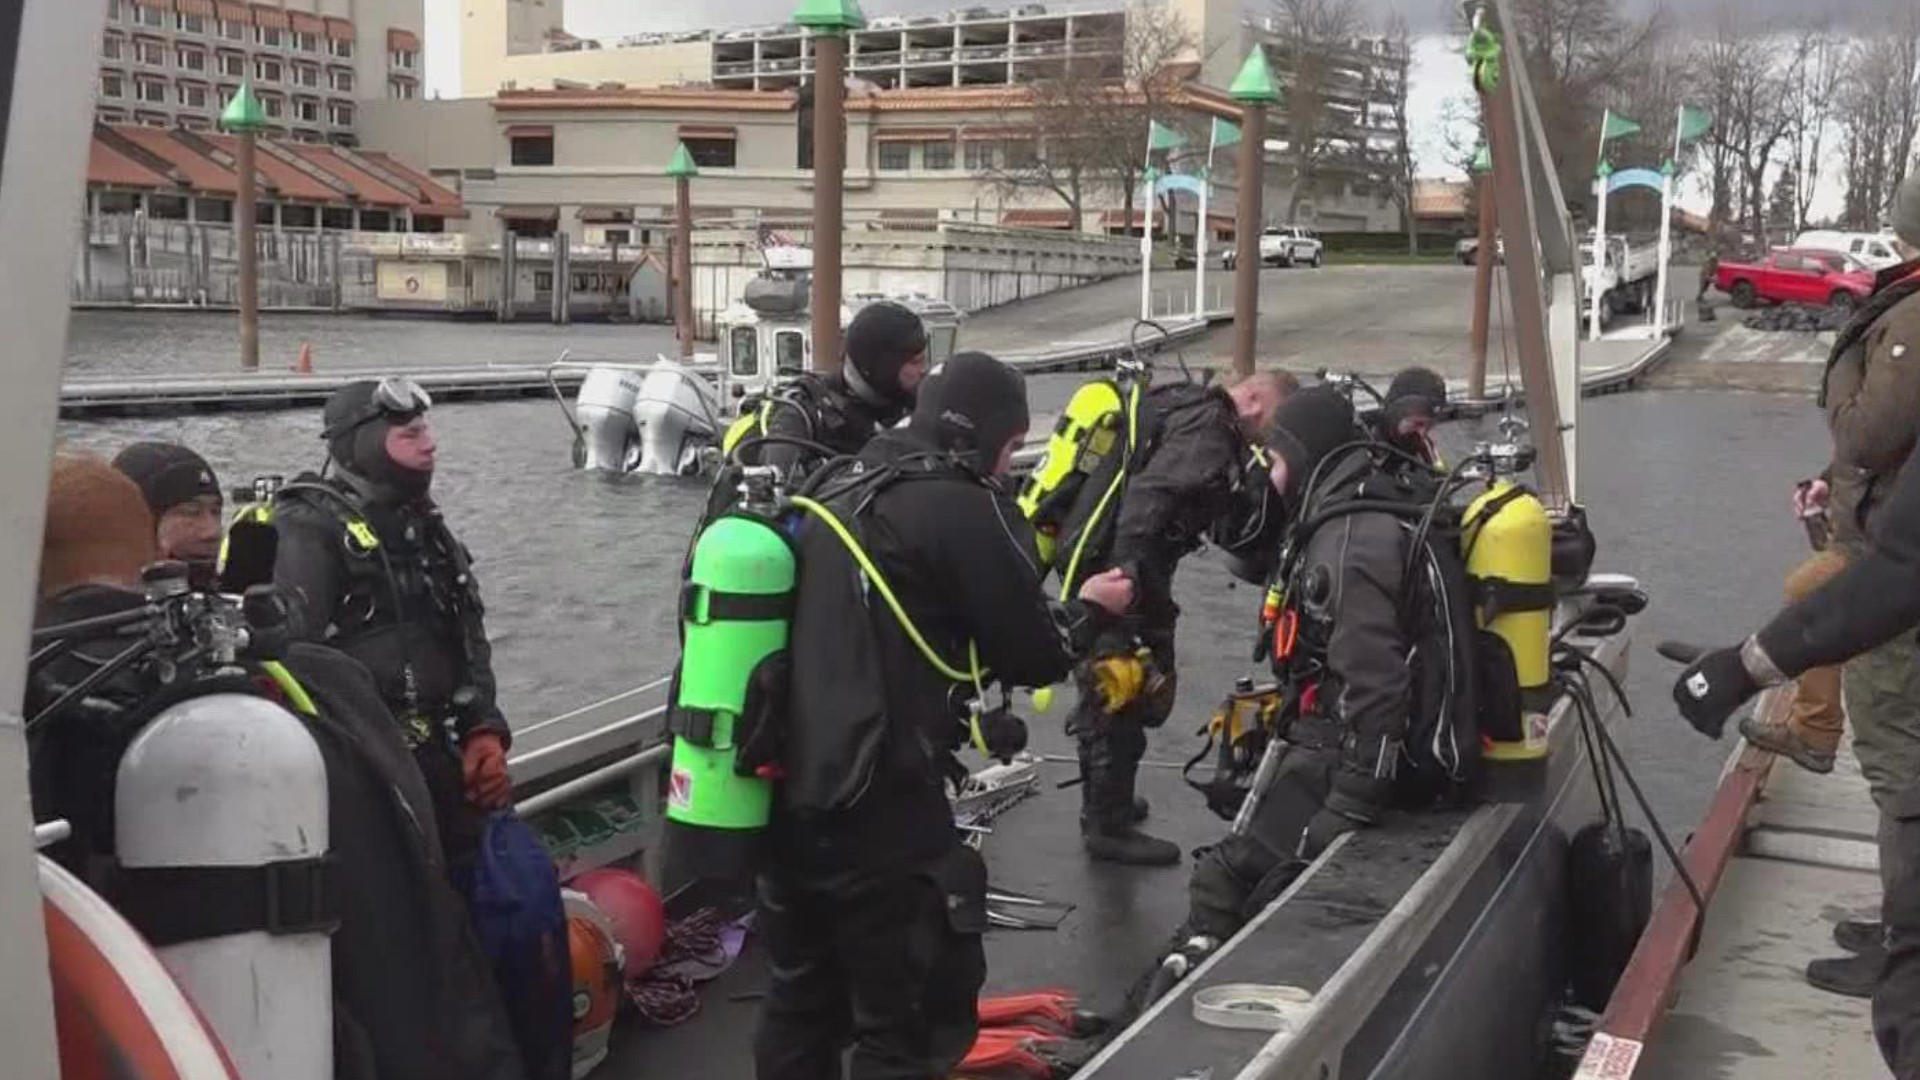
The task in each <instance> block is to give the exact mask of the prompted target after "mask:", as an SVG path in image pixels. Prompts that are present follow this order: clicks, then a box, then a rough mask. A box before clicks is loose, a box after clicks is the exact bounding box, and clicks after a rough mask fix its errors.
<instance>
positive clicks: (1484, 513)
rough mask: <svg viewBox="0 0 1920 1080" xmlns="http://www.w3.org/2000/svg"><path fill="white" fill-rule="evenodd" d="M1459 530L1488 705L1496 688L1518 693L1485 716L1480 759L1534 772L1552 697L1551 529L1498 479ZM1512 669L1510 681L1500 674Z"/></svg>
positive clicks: (1531, 501) (1543, 748) (1522, 492)
mask: <svg viewBox="0 0 1920 1080" xmlns="http://www.w3.org/2000/svg"><path fill="white" fill-rule="evenodd" d="M1461 525H1462V533H1461V547H1462V550H1463V551H1464V552H1465V555H1466V558H1465V562H1466V570H1467V577H1468V580H1469V582H1470V583H1471V585H1472V588H1473V592H1474V601H1475V605H1474V614H1475V621H1476V623H1477V624H1478V625H1479V627H1480V628H1481V630H1482V634H1481V637H1480V647H1479V649H1478V653H1479V655H1480V658H1481V667H1482V671H1483V676H1482V680H1481V681H1482V684H1483V688H1484V689H1485V693H1486V695H1487V700H1488V703H1489V704H1491V703H1492V702H1494V701H1495V700H1497V698H1498V695H1497V693H1496V692H1495V689H1494V688H1495V687H1497V686H1500V685H1515V684H1517V686H1518V688H1519V700H1518V702H1517V703H1512V704H1510V705H1509V706H1508V707H1506V708H1498V707H1496V708H1489V709H1487V710H1486V711H1485V715H1484V716H1483V721H1482V725H1483V726H1482V734H1483V735H1484V736H1485V740H1484V744H1483V754H1482V756H1483V757H1484V759H1485V760H1486V761H1488V762H1489V763H1494V764H1500V765H1519V766H1523V767H1525V769H1526V771H1527V772H1529V773H1533V772H1537V771H1539V767H1540V766H1542V765H1543V764H1544V762H1545V760H1546V756H1547V723H1546V709H1547V708H1548V706H1549V704H1550V703H1551V699H1552V693H1553V691H1552V687H1551V678H1552V674H1553V671H1552V664H1551V663H1550V660H1549V653H1550V652H1551V647H1552V642H1551V634H1552V625H1553V605H1554V590H1553V523H1552V521H1551V520H1550V519H1549V518H1548V516H1547V510H1546V507H1544V506H1542V505H1541V503H1540V500H1539V499H1537V498H1535V497H1534V495H1533V494H1532V493H1531V492H1529V491H1527V490H1526V489H1525V488H1523V487H1520V486H1519V485H1517V484H1515V483H1513V482H1512V481H1511V480H1506V479H1495V480H1494V481H1493V482H1492V483H1491V484H1490V485H1489V487H1488V489H1487V490H1486V491H1485V492H1484V493H1482V494H1481V495H1480V497H1479V498H1477V499H1475V500H1473V502H1472V503H1470V504H1469V505H1468V507H1467V511H1466V514H1465V516H1464V518H1463V519H1462V522H1461ZM1509 664H1510V666H1511V674H1510V675H1509V674H1508V673H1507V671H1506V670H1504V669H1505V668H1506V667H1507V666H1508V665H1509ZM1516 705H1517V707H1514V706H1516ZM1501 771H1502V770H1495V774H1496V776H1497V774H1498V773H1499V772H1501ZM1496 782H1497V781H1496Z"/></svg>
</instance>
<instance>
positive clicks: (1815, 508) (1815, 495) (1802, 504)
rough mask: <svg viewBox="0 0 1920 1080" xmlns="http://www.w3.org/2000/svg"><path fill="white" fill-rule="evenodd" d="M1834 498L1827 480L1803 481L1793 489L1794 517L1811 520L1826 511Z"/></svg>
mask: <svg viewBox="0 0 1920 1080" xmlns="http://www.w3.org/2000/svg"><path fill="white" fill-rule="evenodd" d="M1832 498H1833V488H1832V486H1830V485H1829V484H1828V483H1827V482H1826V480H1824V479H1821V478H1818V477H1816V478H1814V479H1812V480H1802V481H1800V483H1799V484H1797V485H1795V486H1794V489H1793V516H1794V517H1798V518H1810V517H1813V516H1815V515H1817V514H1819V513H1821V512H1823V511H1825V510H1826V508H1827V504H1828V502H1829V501H1831V500H1832Z"/></svg>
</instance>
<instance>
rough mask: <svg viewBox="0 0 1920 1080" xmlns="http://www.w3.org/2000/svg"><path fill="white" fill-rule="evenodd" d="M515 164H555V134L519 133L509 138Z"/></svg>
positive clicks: (512, 159)
mask: <svg viewBox="0 0 1920 1080" xmlns="http://www.w3.org/2000/svg"><path fill="white" fill-rule="evenodd" d="M507 142H508V144H509V148H510V151H511V161H512V162H513V164H515V165H551V164H553V136H551V135H519V136H515V137H514V138H511V139H508V140H507Z"/></svg>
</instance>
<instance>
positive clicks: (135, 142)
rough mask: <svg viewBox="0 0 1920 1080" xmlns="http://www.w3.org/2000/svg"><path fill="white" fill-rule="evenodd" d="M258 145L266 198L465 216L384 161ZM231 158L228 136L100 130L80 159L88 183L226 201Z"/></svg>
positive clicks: (439, 191)
mask: <svg viewBox="0 0 1920 1080" xmlns="http://www.w3.org/2000/svg"><path fill="white" fill-rule="evenodd" d="M260 143H261V146H260V150H259V152H258V153H257V154H256V155H255V157H254V169H255V171H256V173H257V174H258V176H259V178H260V179H261V180H262V181H263V182H264V185H265V188H264V190H263V191H262V194H263V195H266V196H268V197H272V198H277V199H282V200H287V201H297V202H304V203H323V204H334V205H339V206H347V205H353V204H359V205H362V206H368V207H374V208H381V209H389V210H399V209H403V208H404V209H411V210H412V211H413V212H414V213H416V214H430V215H434V216H438V217H464V216H466V211H465V210H464V209H463V208H462V207H461V205H460V197H459V196H458V195H456V194H454V193H453V192H451V191H449V190H447V189H446V188H444V187H442V186H441V185H440V184H438V183H435V182H434V181H433V180H432V179H430V178H428V177H425V176H422V175H420V173H418V172H417V171H415V170H413V169H410V168H408V167H407V166H405V165H402V164H400V163H399V162H397V161H395V160H393V159H392V158H390V157H388V156H387V155H385V154H376V153H369V152H365V151H354V150H343V149H341V148H339V147H334V146H323V145H320V144H317V143H297V142H287V141H284V140H278V139H262V140H260ZM237 153H238V147H237V145H236V144H235V140H234V137H233V136H230V135H220V134H215V133H212V132H196V131H178V130H174V131H169V130H165V129H162V128H150V127H137V126H123V125H105V124H99V125H95V127H94V132H93V144H92V147H91V148H90V150H89V153H88V157H87V183H88V185H89V186H93V187H121V188H144V189H149V190H155V191H166V192H177V193H179V194H188V193H192V194H195V195H224V196H231V195H234V194H237V193H238V191H239V182H238V177H237V176H236V174H235V165H236V160H235V158H236V155H237Z"/></svg>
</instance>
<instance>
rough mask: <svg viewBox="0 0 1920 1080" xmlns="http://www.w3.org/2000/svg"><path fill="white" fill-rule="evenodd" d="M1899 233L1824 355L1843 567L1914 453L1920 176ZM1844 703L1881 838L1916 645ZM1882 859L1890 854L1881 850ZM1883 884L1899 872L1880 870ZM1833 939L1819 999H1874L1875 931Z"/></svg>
mask: <svg viewBox="0 0 1920 1080" xmlns="http://www.w3.org/2000/svg"><path fill="white" fill-rule="evenodd" d="M1893 220H1894V233H1895V236H1896V237H1897V238H1898V244H1897V246H1898V247H1899V248H1900V249H1901V253H1902V255H1903V256H1905V257H1906V260H1907V261H1906V262H1904V263H1902V264H1901V265H1899V266H1896V267H1893V268H1891V269H1888V270H1885V271H1882V272H1881V274H1880V276H1879V279H1878V281H1877V282H1876V283H1875V288H1874V292H1873V295H1872V296H1871V297H1869V298H1868V299H1867V300H1866V302H1864V303H1863V304H1862V305H1861V306H1860V310H1859V311H1857V312H1856V313H1855V314H1854V316H1853V318H1852V319H1851V320H1850V321H1849V322H1848V323H1847V325H1846V326H1845V327H1844V328H1843V329H1842V330H1841V331H1840V335H1839V338H1838V339H1837V340H1836V341H1835V342H1834V346H1833V351H1832V352H1831V353H1830V354H1828V359H1827V370H1826V376H1825V378H1824V380H1823V381H1822V383H1821V387H1820V403H1821V405H1822V406H1823V407H1824V408H1825V409H1826V412H1827V427H1828V429H1829V430H1830V431H1831V433H1832V435H1833V463H1832V465H1831V466H1830V468H1829V470H1828V477H1829V482H1830V484H1831V494H1830V496H1829V508H1828V509H1829V515H1830V517H1831V519H1832V528H1833V544H1832V546H1833V548H1834V550H1835V551H1836V552H1837V553H1838V554H1839V555H1840V557H1841V558H1843V559H1846V560H1849V561H1851V560H1854V559H1857V558H1859V557H1860V556H1861V555H1862V554H1863V553H1864V552H1865V550H1866V548H1867V537H1868V535H1869V533H1868V530H1869V529H1871V528H1873V527H1874V515H1875V511H1876V510H1877V509H1878V506H1879V504H1880V502H1881V501H1882V500H1883V499H1884V498H1885V497H1886V493H1887V491H1888V490H1889V489H1890V488H1891V487H1892V485H1893V480H1894V477H1896V476H1897V475H1899V473H1900V470H1901V469H1902V468H1903V467H1905V466H1906V465H1907V462H1908V459H1909V458H1910V457H1911V456H1912V455H1913V450H1914V443H1915V425H1914V422H1913V418H1914V416H1915V415H1916V413H1920V174H1917V175H1914V176H1909V177H1907V180H1906V182H1905V183H1904V184H1902V185H1901V187H1900V191H1899V193H1898V194H1897V195H1896V196H1895V198H1894V211H1893ZM1844 672H1845V677H1844V679H1843V685H1842V697H1843V699H1844V700H1845V703H1846V715H1847V717H1848V719H1849V720H1850V721H1851V722H1852V724H1853V745H1854V751H1855V753H1856V754H1857V755H1858V756H1859V758H1860V771H1861V773H1862V774H1864V775H1865V776H1866V779H1867V786H1868V788H1869V790H1870V791H1871V792H1872V795H1873V801H1874V805H1875V806H1876V807H1878V808H1879V811H1880V831H1881V833H1882V837H1883V840H1884V838H1885V836H1886V835H1887V834H1889V833H1890V832H1891V831H1893V830H1894V829H1895V828H1896V827H1897V825H1898V822H1897V821H1896V820H1895V816H1894V815H1893V813H1892V812H1891V807H1892V805H1893V802H1894V800H1895V799H1896V797H1898V796H1899V794H1900V793H1901V792H1902V791H1903V790H1905V789H1906V788H1907V787H1908V786H1910V785H1912V784H1914V783H1915V782H1917V781H1920V643H1917V642H1916V641H1915V637H1914V635H1912V634H1902V635H1899V636H1897V637H1895V638H1894V639H1893V640H1892V641H1889V642H1887V643H1886V644H1885V645H1882V646H1880V647H1879V648H1877V649H1874V650H1872V651H1870V652H1867V653H1864V654H1862V655H1860V656H1858V657H1855V658H1854V659H1852V660H1849V661H1847V664H1846V666H1845V669H1844ZM1880 847H1881V851H1882V852H1883V853H1884V852H1887V851H1889V850H1896V845H1893V844H1888V843H1884V842H1883V843H1882V844H1881V845H1880ZM1887 861H1889V860H1885V859H1884V857H1883V864H1882V866H1881V868H1880V871H1881V880H1882V881H1893V880H1895V879H1896V877H1897V876H1898V874H1899V871H1900V867H1898V866H1889V865H1885V863H1886V862H1887ZM1834 938H1835V940H1836V941H1837V942H1839V944H1840V945H1841V946H1842V947H1843V948H1847V949H1851V950H1854V955H1850V956H1845V957H1838V958H1833V959H1824V960H1815V961H1814V962H1813V963H1811V964H1809V965H1808V966H1807V981H1808V982H1810V983H1812V984H1813V985H1814V986H1817V987H1820V988H1821V989H1823V990H1830V991H1833V992H1834V993H1838V994H1847V995H1849V996H1853V997H1870V996H1872V994H1873V991H1874V988H1875V986H1876V985H1877V984H1878V983H1879V980H1880V973H1881V969H1882V967H1883V966H1884V965H1885V962H1886V950H1885V948H1884V945H1883V943H1882V939H1883V933H1882V928H1881V925H1880V924H1879V923H1878V922H1866V921H1862V920H1851V919H1850V920H1846V921H1844V922H1842V923H1840V924H1839V925H1838V926H1837V927H1835V930H1834Z"/></svg>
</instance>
